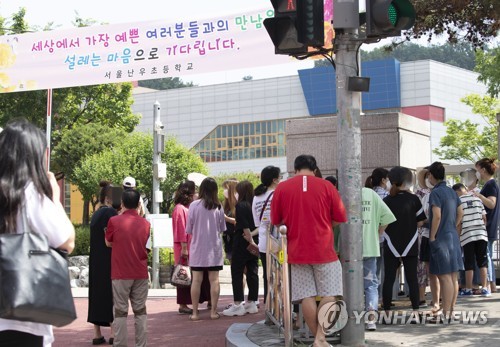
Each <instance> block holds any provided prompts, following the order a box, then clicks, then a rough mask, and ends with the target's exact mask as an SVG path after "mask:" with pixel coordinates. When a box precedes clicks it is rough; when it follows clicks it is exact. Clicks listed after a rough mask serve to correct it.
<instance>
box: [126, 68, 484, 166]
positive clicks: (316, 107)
mask: <svg viewBox="0 0 500 347" xmlns="http://www.w3.org/2000/svg"><path fill="white" fill-rule="evenodd" d="M361 71H362V75H363V76H366V77H370V79H371V81H370V91H369V92H366V93H363V94H362V112H364V113H365V114H366V117H377V118H374V119H369V122H368V123H370V124H372V125H373V126H376V127H377V128H383V127H384V126H383V124H379V121H380V122H382V121H384V119H385V120H387V119H388V118H384V117H379V116H381V115H388V114H398V115H399V114H402V116H398V120H394V119H393V120H392V121H391V122H390V124H387V125H388V126H390V127H393V129H396V130H397V129H401V126H400V125H398V122H400V121H401V122H403V123H405V124H409V125H408V126H410V128H409V129H405V130H404V131H403V132H402V134H403V135H401V136H403V137H401V138H399V140H400V142H401V141H402V140H403V138H405V139H406V140H405V148H406V149H408V150H410V151H411V153H410V152H408V153H406V152H405V150H404V149H403V152H401V151H400V149H398V156H400V157H408V156H410V155H413V156H415V155H419V156H421V157H422V158H423V160H425V162H426V163H428V162H430V161H433V160H437V159H439V158H437V156H436V155H435V154H433V153H432V149H434V148H436V147H438V146H439V141H440V138H441V137H442V136H443V135H444V134H445V127H444V125H443V122H444V121H445V120H447V119H460V120H465V119H470V118H471V117H472V116H473V115H472V112H471V110H470V108H469V107H468V106H466V105H464V104H463V103H461V102H460V99H461V98H462V97H464V96H466V95H468V94H471V93H477V94H485V92H486V87H485V86H484V85H483V84H481V83H478V82H477V77H478V74H476V73H474V72H472V71H468V70H465V69H461V68H457V67H454V66H451V65H447V64H444V63H439V62H436V61H432V60H421V61H413V62H405V63H400V62H399V61H397V60H395V59H386V60H379V61H370V62H364V63H362V66H361ZM335 88H336V87H335V74H334V70H333V68H332V67H317V68H312V69H304V70H299V71H298V74H297V75H294V76H286V77H277V78H268V79H261V80H248V81H240V82H234V83H226V84H216V85H209V86H201V87H199V86H198V87H189V88H181V89H171V90H165V91H151V90H150V89H144V88H137V89H136V90H135V92H134V100H135V102H134V104H133V106H132V107H133V111H134V112H136V113H140V114H141V115H142V119H141V122H140V124H139V125H138V127H137V130H139V131H144V132H152V129H153V112H152V110H153V104H154V102H155V101H159V102H160V104H161V119H162V122H163V124H164V126H165V129H164V130H165V131H166V133H167V134H168V135H173V136H176V137H177V138H178V139H179V140H180V142H181V143H183V144H184V145H186V146H187V147H190V148H194V149H195V150H196V151H197V152H198V153H199V154H200V156H201V157H202V158H203V159H204V160H205V162H206V163H207V164H208V166H209V168H210V174H211V175H217V174H220V173H229V172H241V171H248V170H251V171H255V172H260V170H261V169H262V168H263V167H265V166H266V165H275V166H279V167H280V168H281V169H282V170H283V171H292V169H293V168H290V167H289V166H290V161H289V162H288V165H287V159H286V157H287V137H288V136H287V124H289V123H290V122H292V121H294V120H299V119H300V122H305V123H301V124H302V125H301V127H303V128H304V129H306V128H307V127H306V125H307V124H308V123H307V119H313V118H322V117H328V116H334V115H335V114H336V91H335ZM401 117H412V119H413V118H414V119H418V120H421V121H422V122H413V123H415V124H417V125H415V124H413V123H412V122H408V121H405V120H402V119H403V118H401ZM476 118H477V119H474V121H477V122H479V123H481V122H482V119H481V118H480V117H479V116H477V117H476ZM325 121H326V120H325ZM331 122H334V120H332V121H331ZM411 124H413V125H411ZM334 125H335V124H334ZM334 125H333V126H334ZM411 126H416V128H418V129H420V130H418V131H421V132H423V133H421V134H420V135H419V136H418V140H415V138H416V137H415V136H414V135H415V134H413V130H412V129H411ZM294 129H295V130H294V136H296V135H297V132H296V128H294ZM303 135H304V136H306V137H307V134H303ZM375 137H376V136H375ZM422 139H423V140H422ZM314 141H315V138H314V137H313V136H311V138H310V142H311V143H314ZM411 141H417V142H414V143H413V142H411ZM416 143H418V149H419V151H418V153H416V152H415V150H414V148H415V147H414V146H413V144H416ZM394 144H397V141H396V142H394ZM424 144H425V145H424ZM378 145H379V146H385V145H384V143H383V142H380V141H379V144H378ZM335 146H336V142H335V141H332V142H331V145H330V148H331V151H332V152H334V149H335ZM302 148H303V147H302ZM307 148H308V149H310V153H311V154H313V155H314V154H315V153H314V146H308V147H307ZM363 150H365V151H372V153H365V154H364V155H366V156H373V157H376V156H377V153H381V151H383V150H385V149H384V148H377V147H376V146H375V147H374V146H365V147H364V148H363ZM397 164H400V163H399V162H398V163H397ZM407 164H411V165H412V166H413V165H415V166H413V167H417V166H421V160H416V161H411V162H408V163H407ZM393 165H396V163H394V164H393ZM369 167H371V165H369ZM367 169H368V167H367Z"/></svg>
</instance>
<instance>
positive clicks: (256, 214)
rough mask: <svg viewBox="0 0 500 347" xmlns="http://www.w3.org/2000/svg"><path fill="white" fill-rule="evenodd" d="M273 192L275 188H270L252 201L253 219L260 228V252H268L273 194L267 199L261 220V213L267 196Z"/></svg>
mask: <svg viewBox="0 0 500 347" xmlns="http://www.w3.org/2000/svg"><path fill="white" fill-rule="evenodd" d="M272 192H274V190H269V189H268V190H267V192H265V193H264V194H262V195H259V196H255V197H254V198H253V202H252V214H253V221H254V223H255V226H256V227H258V228H259V252H261V253H266V249H267V248H266V247H267V235H266V232H267V228H268V227H269V224H270V223H271V201H272V200H273V197H272V196H271V197H270V198H269V200H268V201H267V205H266V209H265V210H264V213H263V214H262V220H260V214H261V212H262V207H264V204H265V203H266V200H267V198H268V197H269V195H270V194H271V193H272Z"/></svg>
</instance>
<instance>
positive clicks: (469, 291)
mask: <svg viewBox="0 0 500 347" xmlns="http://www.w3.org/2000/svg"><path fill="white" fill-rule="evenodd" d="M472 295H474V294H473V293H472V289H461V290H460V292H459V293H458V296H472Z"/></svg>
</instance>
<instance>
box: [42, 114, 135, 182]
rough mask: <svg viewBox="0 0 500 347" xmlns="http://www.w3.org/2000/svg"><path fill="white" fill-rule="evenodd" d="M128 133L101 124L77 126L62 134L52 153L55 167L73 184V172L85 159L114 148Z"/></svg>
mask: <svg viewBox="0 0 500 347" xmlns="http://www.w3.org/2000/svg"><path fill="white" fill-rule="evenodd" d="M125 134H126V132H125V131H124V130H122V129H116V128H110V127H108V126H106V125H102V124H101V123H90V124H87V125H80V124H77V125H76V126H75V127H73V128H71V129H68V130H67V131H65V132H64V133H63V134H62V138H61V141H60V142H59V143H58V145H57V147H56V148H54V150H53V152H52V160H53V164H54V165H53V167H54V168H55V169H56V170H58V171H62V172H64V173H65V177H66V178H67V179H68V180H69V181H70V182H73V171H74V169H75V168H77V167H78V166H79V164H80V161H81V160H83V159H84V158H85V157H87V156H90V155H92V154H95V153H99V152H101V151H102V150H103V149H106V148H112V147H113V146H114V145H115V144H116V143H119V142H120V141H121V139H122V138H123V137H124V136H125Z"/></svg>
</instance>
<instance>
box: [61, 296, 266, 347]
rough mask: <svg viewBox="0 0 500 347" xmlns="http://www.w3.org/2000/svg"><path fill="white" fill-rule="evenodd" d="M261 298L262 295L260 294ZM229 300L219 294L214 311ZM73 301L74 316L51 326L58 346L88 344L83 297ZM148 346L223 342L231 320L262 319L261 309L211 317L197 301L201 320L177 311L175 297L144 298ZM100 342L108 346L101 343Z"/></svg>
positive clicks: (90, 330) (131, 323)
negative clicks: (195, 320)
mask: <svg viewBox="0 0 500 347" xmlns="http://www.w3.org/2000/svg"><path fill="white" fill-rule="evenodd" d="M261 300H262V298H261ZM231 302H232V297H231V296H222V297H221V298H220V300H219V305H218V311H219V312H220V311H222V310H223V309H224V307H225V306H226V305H228V304H230V303H231ZM75 305H76V309H77V313H78V318H77V319H76V320H75V321H74V322H73V323H72V324H70V325H68V326H66V327H63V328H54V335H55V343H54V344H53V346H54V347H62V346H71V347H73V346H74V347H79V346H91V345H92V338H93V326H92V325H91V324H89V323H87V305H88V300H87V298H76V299H75ZM146 305H147V310H148V347H155V346H158V347H159V346H162V347H163V346H180V347H182V346H186V347H187V346H200V347H204V346H213V347H219V346H220V347H222V346H225V334H226V330H227V329H228V328H229V326H230V325H231V324H233V323H251V322H257V321H260V320H262V319H264V309H263V308H262V306H261V309H260V310H259V313H257V314H253V315H246V316H243V317H224V316H221V318H220V319H218V320H211V319H210V313H209V311H207V310H206V309H205V308H206V304H202V305H201V309H202V310H201V312H200V316H201V320H200V321H198V322H191V321H189V319H188V316H187V315H179V314H178V313H177V308H178V306H177V304H176V299H175V297H164V298H151V297H150V298H148V301H147V304H146ZM102 332H103V334H104V337H105V338H106V339H107V338H108V337H109V328H103V329H102ZM128 335H129V346H133V345H134V318H133V314H132V311H131V310H130V311H129V317H128ZM101 346H108V345H107V344H106V345H101Z"/></svg>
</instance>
